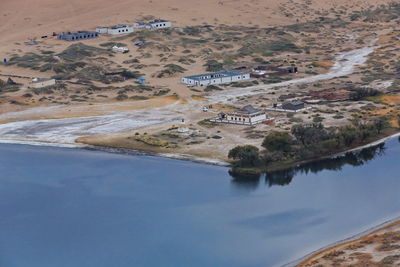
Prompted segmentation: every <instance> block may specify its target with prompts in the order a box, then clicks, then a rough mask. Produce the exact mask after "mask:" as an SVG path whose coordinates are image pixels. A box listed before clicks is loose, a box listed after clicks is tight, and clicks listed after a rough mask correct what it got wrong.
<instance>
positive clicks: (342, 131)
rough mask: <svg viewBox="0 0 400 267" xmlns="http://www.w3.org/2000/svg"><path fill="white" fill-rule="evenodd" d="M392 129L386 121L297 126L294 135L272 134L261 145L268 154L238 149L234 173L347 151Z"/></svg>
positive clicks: (383, 119) (234, 150)
mask: <svg viewBox="0 0 400 267" xmlns="http://www.w3.org/2000/svg"><path fill="white" fill-rule="evenodd" d="M389 127H390V125H389V123H388V122H387V119H386V118H384V117H382V118H378V119H376V120H374V121H371V122H369V123H354V124H353V125H348V126H343V127H338V128H329V129H328V128H325V127H324V126H323V125H322V124H320V123H314V124H311V125H302V124H298V125H295V126H293V127H292V130H291V133H288V132H272V133H270V134H269V135H267V136H266V137H265V138H264V141H263V143H262V147H263V148H264V149H265V150H263V151H260V153H258V154H257V155H256V153H255V151H256V150H255V149H251V153H250V152H248V151H249V150H250V148H249V147H244V146H238V147H235V148H234V149H232V150H231V151H230V153H229V155H228V156H230V158H233V159H235V160H236V161H235V163H234V165H233V169H232V172H236V173H240V172H241V171H244V172H246V171H249V172H254V171H257V170H258V171H260V170H266V169H267V168H268V167H269V166H270V165H275V166H276V165H282V164H283V163H289V162H290V163H295V162H297V161H304V160H310V159H315V158H319V157H321V156H326V155H331V154H335V153H338V152H340V151H344V150H346V149H349V148H351V147H354V146H358V145H360V144H364V143H366V142H369V141H371V140H373V139H375V138H376V137H378V136H380V135H381V134H382V132H383V131H384V130H385V129H387V128H389ZM239 151H241V153H242V154H240V153H239ZM233 155H241V156H240V157H239V156H235V157H233ZM256 163H258V164H256ZM248 168H250V169H248ZM254 168H255V169H254Z"/></svg>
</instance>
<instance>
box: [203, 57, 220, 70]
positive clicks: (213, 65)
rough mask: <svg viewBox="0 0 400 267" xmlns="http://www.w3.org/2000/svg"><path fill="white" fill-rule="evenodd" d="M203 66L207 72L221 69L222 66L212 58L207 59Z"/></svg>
mask: <svg viewBox="0 0 400 267" xmlns="http://www.w3.org/2000/svg"><path fill="white" fill-rule="evenodd" d="M203 66H204V67H206V71H209V72H216V71H221V70H223V68H224V64H223V63H220V62H218V61H216V60H214V59H211V60H207V62H206V63H205V64H204V65H203Z"/></svg>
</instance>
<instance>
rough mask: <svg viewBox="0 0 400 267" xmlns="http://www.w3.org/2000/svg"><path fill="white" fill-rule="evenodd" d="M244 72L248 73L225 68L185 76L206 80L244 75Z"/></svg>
mask: <svg viewBox="0 0 400 267" xmlns="http://www.w3.org/2000/svg"><path fill="white" fill-rule="evenodd" d="M244 74H247V73H246V72H242V71H236V70H224V71H218V72H211V73H204V74H198V75H191V76H186V77H185V78H187V79H192V80H202V79H203V80H204V79H212V78H220V77H230V76H236V75H244Z"/></svg>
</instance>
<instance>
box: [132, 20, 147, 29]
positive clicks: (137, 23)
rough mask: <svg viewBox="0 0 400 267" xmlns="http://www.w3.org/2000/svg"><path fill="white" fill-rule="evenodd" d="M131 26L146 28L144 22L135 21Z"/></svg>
mask: <svg viewBox="0 0 400 267" xmlns="http://www.w3.org/2000/svg"><path fill="white" fill-rule="evenodd" d="M132 27H133V28H134V29H143V28H146V24H145V23H144V22H136V23H133V25H132Z"/></svg>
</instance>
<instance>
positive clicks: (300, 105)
mask: <svg viewBox="0 0 400 267" xmlns="http://www.w3.org/2000/svg"><path fill="white" fill-rule="evenodd" d="M304 108H305V105H304V102H302V101H286V102H284V103H283V104H282V109H286V110H291V111H297V110H301V109H304Z"/></svg>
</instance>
